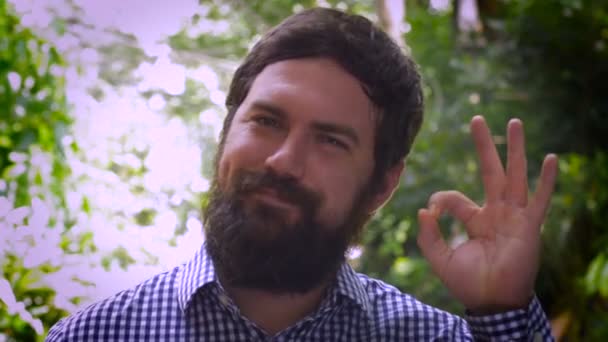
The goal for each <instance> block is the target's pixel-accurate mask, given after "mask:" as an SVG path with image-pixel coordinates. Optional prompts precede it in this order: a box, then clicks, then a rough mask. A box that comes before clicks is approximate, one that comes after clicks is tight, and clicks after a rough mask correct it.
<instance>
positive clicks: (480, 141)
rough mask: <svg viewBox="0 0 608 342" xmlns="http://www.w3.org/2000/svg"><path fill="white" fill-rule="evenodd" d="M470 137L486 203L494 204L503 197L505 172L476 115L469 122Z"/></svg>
mask: <svg viewBox="0 0 608 342" xmlns="http://www.w3.org/2000/svg"><path fill="white" fill-rule="evenodd" d="M471 135H472V136H473V141H474V142H475V147H476V149H477V155H478V157H479V166H480V169H481V177H482V180H483V187H484V192H485V194H486V202H488V203H490V202H496V201H498V200H500V199H502V197H503V193H504V187H505V171H504V168H503V166H502V162H501V161H500V157H499V156H498V151H496V146H495V145H494V141H493V140H492V135H491V134H490V129H489V128H488V125H487V124H486V121H485V120H484V118H483V117H482V116H480V115H476V116H474V117H473V119H472V120H471Z"/></svg>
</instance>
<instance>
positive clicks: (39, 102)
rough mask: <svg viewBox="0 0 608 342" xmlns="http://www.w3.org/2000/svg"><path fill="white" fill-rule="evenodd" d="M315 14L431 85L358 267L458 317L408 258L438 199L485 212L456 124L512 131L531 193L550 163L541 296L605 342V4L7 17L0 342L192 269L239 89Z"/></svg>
mask: <svg viewBox="0 0 608 342" xmlns="http://www.w3.org/2000/svg"><path fill="white" fill-rule="evenodd" d="M311 6H328V7H336V8H340V9H342V10H346V11H348V12H352V13H358V14H362V15H364V16H366V17H368V18H370V19H371V20H373V21H375V22H377V23H378V24H379V25H381V26H382V27H383V28H384V29H386V30H387V32H389V33H390V34H391V35H392V36H393V37H394V38H395V39H397V40H399V42H400V43H402V44H403V48H404V49H405V50H406V51H409V53H411V55H412V56H413V57H414V59H415V60H416V61H417V62H418V63H419V64H420V68H421V72H422V74H423V77H424V84H425V89H424V91H425V93H426V99H427V108H426V116H425V122H424V126H423V129H422V131H421V133H420V136H419V137H418V140H417V141H416V143H415V146H414V150H413V152H412V153H411V155H410V156H409V158H408V161H407V170H406V173H405V174H404V176H403V179H402V182H401V186H400V188H399V190H398V191H397V193H396V194H395V196H394V198H393V200H392V201H391V202H390V203H389V204H388V205H386V206H385V207H384V208H382V210H381V211H380V212H378V214H377V215H376V216H375V217H374V219H373V220H372V222H371V223H370V224H369V227H368V229H367V232H366V234H365V236H364V239H363V242H362V244H361V246H358V247H357V248H354V249H353V251H352V253H351V255H350V257H351V262H352V263H353V265H355V267H357V269H358V270H360V271H362V272H365V273H368V274H370V275H372V276H375V277H379V278H381V279H384V280H386V281H388V282H390V283H391V284H394V285H395V286H397V287H399V288H400V289H402V290H403V291H406V292H409V293H412V294H414V295H415V296H416V297H418V298H419V299H421V300H423V301H425V302H427V303H430V304H432V305H435V306H438V307H440V308H443V309H446V310H449V311H451V312H454V313H458V314H461V313H463V308H462V307H461V306H460V305H459V304H458V303H456V302H455V301H454V300H453V299H452V298H451V297H450V295H449V293H447V291H446V290H445V289H444V288H443V287H442V285H441V284H440V283H439V281H438V280H437V279H436V278H435V277H434V276H433V275H432V274H431V272H430V269H429V267H428V265H427V263H426V262H425V261H424V259H423V258H422V257H421V255H420V251H419V250H418V248H417V246H416V243H415V240H416V234H417V223H416V219H415V217H416V216H415V214H416V211H417V209H418V208H420V207H423V206H425V203H426V200H427V198H428V196H429V195H430V194H431V193H432V192H434V191H437V190H442V189H457V190H460V191H462V192H465V193H467V194H469V195H470V196H471V197H472V198H474V199H475V200H477V201H482V200H483V198H482V189H481V184H480V181H479V176H478V170H477V168H478V167H477V164H476V156H475V154H474V148H473V145H472V142H471V139H470V138H469V135H468V122H469V120H470V118H471V117H472V116H473V115H476V114H482V115H484V116H485V117H486V119H487V120H488V122H489V124H490V126H491V128H492V129H493V132H494V134H495V141H496V144H497V145H498V146H499V149H500V151H501V153H503V152H504V147H505V146H504V142H505V137H504V127H505V125H506V123H507V121H508V119H509V118H511V117H519V118H521V119H523V121H524V123H525V127H526V134H527V144H528V145H527V147H528V158H529V176H530V179H531V182H530V183H531V184H532V185H534V183H535V180H536V177H537V175H538V173H539V168H540V163H541V160H542V158H543V156H544V155H545V154H546V153H549V152H555V153H558V154H559V156H560V162H559V169H560V175H559V179H558V184H557V190H556V194H555V195H554V197H553V202H552V207H551V209H550V212H549V214H548V218H547V220H546V223H545V225H544V227H543V241H544V249H543V254H542V265H541V270H540V272H539V275H538V280H537V293H538V296H539V298H540V300H541V302H542V304H543V306H544V308H545V309H546V311H547V313H548V315H549V317H550V319H551V321H552V327H553V329H554V333H555V334H556V336H558V337H559V338H560V339H561V340H563V341H605V340H608V228H607V227H606V222H607V221H608V138H607V137H608V92H607V89H608V87H606V86H605V85H602V84H604V83H605V81H606V78H608V46H607V45H608V2H606V1H592V0H528V1H525V0H509V1H507V0H487V1H482V0H452V1H450V0H431V1H428V0H427V1H424V0H418V1H414V0H407V1H392V0H383V1H382V0H376V1H373V0H362V1H354V0H352V1H351V0H349V1H335V0H331V1H330V0H327V1H320V0H319V1H315V0H308V1H288V0H267V1H262V0H254V1H244V0H243V1H221V0H216V1H211V0H200V1H198V0H184V1H144V0H132V1H122V2H121V1H104V2H101V1H87V0H56V1H52V0H48V1H37V0H12V1H7V0H0V174H1V179H0V268H1V270H2V273H1V274H0V341H40V340H43V339H44V336H45V335H46V333H47V332H48V329H49V328H50V327H51V326H52V325H53V324H54V323H55V322H57V320H59V319H60V318H62V317H64V316H66V315H68V314H69V313H71V312H74V311H75V310H77V309H78V308H81V307H82V306H84V305H86V304H88V303H91V302H92V301H95V300H99V299H101V298H104V297H106V296H108V295H111V294H113V293H115V292H117V291H119V290H121V289H124V288H127V287H130V286H133V285H135V284H137V283H138V282H140V281H142V280H144V279H146V278H147V277H149V276H152V275H153V274H155V273H158V272H160V271H162V270H166V269H169V268H171V267H173V266H175V265H177V264H178V263H180V262H183V261H185V260H187V259H188V258H189V257H190V255H191V254H192V253H194V251H195V250H196V248H198V247H199V246H200V244H201V242H202V241H203V239H204V237H203V236H202V234H201V219H200V213H199V208H200V207H201V205H202V204H203V203H204V202H205V200H206V192H207V190H208V188H209V177H210V175H211V161H212V158H213V155H214V152H215V148H216V144H217V137H218V133H219V130H220V128H221V122H222V118H223V116H224V114H225V109H224V108H223V101H224V99H225V95H226V94H225V90H226V89H227V84H228V82H229V80H230V77H231V74H232V72H233V71H234V70H235V68H236V66H238V63H239V60H240V59H241V58H242V57H243V56H244V55H245V53H246V52H247V50H248V48H249V47H251V46H252V44H253V43H254V42H255V41H256V40H257V39H259V37H260V35H261V34H262V33H263V32H265V31H266V30H267V29H268V28H270V27H272V26H273V25H275V24H277V23H278V22H279V21H280V20H281V19H283V18H285V17H287V16H288V15H290V14H292V13H294V12H297V11H300V10H302V9H304V8H308V7H311ZM443 229H444V233H445V234H446V236H447V237H448V238H449V239H450V241H451V242H452V243H458V242H459V241H462V239H464V238H466V237H465V235H464V232H463V229H462V227H461V226H460V225H459V224H458V223H457V222H453V221H450V220H449V219H445V221H444V222H443ZM505 291H508V289H505Z"/></svg>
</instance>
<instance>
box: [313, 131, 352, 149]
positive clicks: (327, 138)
mask: <svg viewBox="0 0 608 342" xmlns="http://www.w3.org/2000/svg"><path fill="white" fill-rule="evenodd" d="M319 141H320V142H321V143H323V144H327V145H329V146H332V147H337V148H340V149H343V150H348V149H349V148H348V144H346V143H345V142H343V141H342V140H340V139H338V138H335V137H333V136H331V135H327V134H321V135H320V136H319Z"/></svg>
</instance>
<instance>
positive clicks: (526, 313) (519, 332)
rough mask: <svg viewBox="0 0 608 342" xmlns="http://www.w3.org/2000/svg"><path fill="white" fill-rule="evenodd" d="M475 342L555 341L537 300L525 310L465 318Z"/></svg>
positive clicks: (467, 316)
mask: <svg viewBox="0 0 608 342" xmlns="http://www.w3.org/2000/svg"><path fill="white" fill-rule="evenodd" d="M465 319H466V321H467V322H468V323H469V328H470V329H471V333H472V334H473V337H474V339H475V341H532V342H540V341H555V339H554V338H553V336H552V335H551V328H550V325H549V321H548V320H547V317H546V316H545V312H544V311H543V309H542V307H541V305H540V303H539V301H538V299H537V298H536V297H534V299H533V300H532V301H531V302H530V304H529V305H528V307H527V308H526V309H519V310H513V311H507V312H503V313H500V314H494V315H487V316H471V315H466V316H465Z"/></svg>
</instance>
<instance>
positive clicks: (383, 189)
mask: <svg viewBox="0 0 608 342" xmlns="http://www.w3.org/2000/svg"><path fill="white" fill-rule="evenodd" d="M404 168H405V162H404V161H403V160H402V161H400V162H399V163H397V164H395V165H394V166H393V167H391V168H390V169H388V171H387V172H386V173H385V174H384V177H383V179H382V185H381V186H380V188H379V190H378V192H377V193H376V194H374V195H373V196H372V198H371V201H370V202H369V208H368V211H369V212H370V213H372V212H374V211H376V210H377V209H378V208H380V207H381V206H382V205H384V203H386V202H387V201H388V200H389V199H390V198H391V197H392V196H393V193H394V192H395V190H396V189H397V186H398V185H399V179H401V173H402V172H403V169H404Z"/></svg>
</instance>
